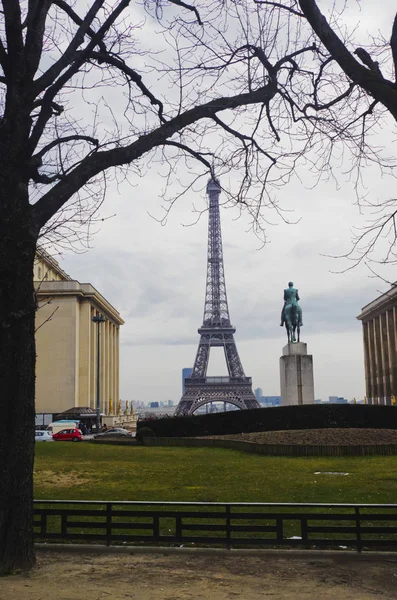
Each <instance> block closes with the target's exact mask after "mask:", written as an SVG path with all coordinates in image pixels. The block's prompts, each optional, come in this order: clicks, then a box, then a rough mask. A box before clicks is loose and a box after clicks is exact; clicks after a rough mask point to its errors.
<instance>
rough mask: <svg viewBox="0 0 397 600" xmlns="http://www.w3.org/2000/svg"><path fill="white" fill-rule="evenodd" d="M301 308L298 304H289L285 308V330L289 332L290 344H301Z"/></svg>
mask: <svg viewBox="0 0 397 600" xmlns="http://www.w3.org/2000/svg"><path fill="white" fill-rule="evenodd" d="M299 309H300V307H299V306H297V305H296V304H287V306H286V307H285V308H284V320H285V329H286V330H287V336H288V343H290V342H300V333H301V314H300V310H299Z"/></svg>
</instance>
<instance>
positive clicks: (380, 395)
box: [357, 282, 397, 404]
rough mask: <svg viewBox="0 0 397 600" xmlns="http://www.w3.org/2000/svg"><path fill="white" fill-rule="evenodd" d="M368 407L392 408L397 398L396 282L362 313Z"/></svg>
mask: <svg viewBox="0 0 397 600" xmlns="http://www.w3.org/2000/svg"><path fill="white" fill-rule="evenodd" d="M357 318H358V319H359V320H360V321H361V322H362V326H363V338H364V339H363V341H364V368H365V387H366V396H367V402H368V404H377V403H379V404H392V396H397V351H396V350H397V282H396V283H394V284H393V285H392V287H391V289H390V290H389V291H388V292H386V293H385V294H382V295H381V296H379V297H378V298H376V299H375V300H373V301H372V302H370V303H369V304H367V305H366V306H364V308H362V309H361V313H360V315H359V316H358V317H357Z"/></svg>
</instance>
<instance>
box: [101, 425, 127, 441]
mask: <svg viewBox="0 0 397 600" xmlns="http://www.w3.org/2000/svg"><path fill="white" fill-rule="evenodd" d="M131 435H132V434H131V431H128V429H123V428H122V427H112V428H111V429H108V430H107V431H102V433H97V434H96V435H94V439H98V438H110V437H120V436H121V437H131Z"/></svg>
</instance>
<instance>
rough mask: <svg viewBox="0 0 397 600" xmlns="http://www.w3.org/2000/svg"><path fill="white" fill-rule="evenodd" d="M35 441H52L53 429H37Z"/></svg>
mask: <svg viewBox="0 0 397 600" xmlns="http://www.w3.org/2000/svg"><path fill="white" fill-rule="evenodd" d="M34 441H35V442H52V441H53V439H52V433H51V431H35V433H34Z"/></svg>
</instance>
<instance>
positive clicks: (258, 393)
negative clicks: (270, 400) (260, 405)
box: [254, 387, 263, 400]
mask: <svg viewBox="0 0 397 600" xmlns="http://www.w3.org/2000/svg"><path fill="white" fill-rule="evenodd" d="M254 394H255V398H256V399H257V400H259V398H262V396H263V392H262V388H260V387H258V388H256V390H254Z"/></svg>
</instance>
